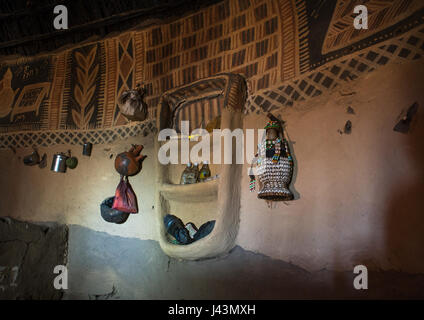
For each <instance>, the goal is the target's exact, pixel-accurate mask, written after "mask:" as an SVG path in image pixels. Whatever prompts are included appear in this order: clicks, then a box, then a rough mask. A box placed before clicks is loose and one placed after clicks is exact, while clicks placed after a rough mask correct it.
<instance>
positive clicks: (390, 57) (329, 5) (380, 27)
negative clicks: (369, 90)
mask: <svg viewBox="0 0 424 320" xmlns="http://www.w3.org/2000/svg"><path fill="white" fill-rule="evenodd" d="M358 4H366V5H367V8H368V11H369V21H368V27H369V29H368V30H356V29H354V28H353V19H354V17H355V14H353V8H354V7H355V5H358ZM423 22H424V2H423V1H421V0H393V1H392V0H390V1H389V0H368V1H364V0H332V1H330V0H225V1H222V2H220V3H218V4H216V5H212V6H210V7H207V8H204V9H201V10H199V11H197V12H196V13H193V14H191V15H188V16H185V17H182V18H179V19H176V20H174V21H170V22H169V23H168V24H159V25H158V24H156V25H152V26H150V27H148V28H146V29H142V30H138V31H130V32H124V33H122V34H120V35H119V36H115V37H110V38H107V39H104V40H101V41H97V42H92V43H88V44H84V45H79V46H76V47H74V48H71V49H67V50H64V51H61V52H59V53H57V54H52V55H49V56H45V57H40V58H30V59H29V58H26V59H19V60H16V61H14V62H7V63H3V64H0V148H5V147H8V146H12V145H17V146H33V145H49V144H55V143H81V142H82V141H83V140H86V139H88V140H91V141H96V142H99V141H105V140H107V141H109V140H110V139H112V137H113V138H125V137H126V133H125V132H126V130H121V131H120V133H119V136H118V135H116V134H114V133H111V132H114V128H118V127H119V128H130V127H132V126H136V127H143V128H142V129H140V130H141V131H142V132H146V131H145V130H146V128H148V131H149V132H150V131H151V130H153V129H152V128H151V126H152V123H153V120H154V118H155V116H156V108H157V105H158V102H159V99H160V96H161V94H162V93H163V92H164V91H167V90H169V89H172V88H177V87H179V86H182V85H186V84H189V83H191V82H194V81H196V80H199V79H202V78H206V77H210V76H213V75H217V74H220V73H227V72H231V73H238V74H241V75H243V76H244V77H245V78H246V79H247V82H248V86H249V93H250V96H249V98H248V100H247V104H248V105H247V106H246V108H245V110H247V112H254V113H259V112H267V111H270V110H275V109H278V108H282V107H290V106H292V105H293V104H294V103H295V102H296V101H300V100H305V99H309V98H312V97H315V96H318V95H320V94H322V93H324V92H325V91H328V90H331V89H332V88H334V87H335V86H337V85H339V84H340V83H341V82H343V81H351V80H353V79H356V78H358V77H360V76H361V75H362V74H366V73H368V72H371V71H374V70H375V69H377V68H379V67H381V66H383V65H386V64H388V63H391V62H393V61H406V60H413V59H419V58H421V57H422V55H423V53H424V52H423V51H424V44H423V38H424V37H423V28H422V24H423ZM136 84H141V86H142V87H143V88H144V89H145V93H146V94H145V101H146V103H147V105H148V110H149V117H148V119H147V120H146V122H145V124H143V125H141V124H137V123H133V122H128V120H127V119H126V118H125V117H123V116H122V115H121V114H120V112H119V108H118V106H117V99H118V97H119V95H120V94H121V93H122V92H123V91H124V90H126V89H129V88H132V87H134V86H135V85H136ZM148 124H150V127H149V125H148ZM137 130H139V129H137ZM104 132H108V135H109V137H108V138H107V139H104V140H101V139H100V140H99V139H98V137H99V136H102V133H104ZM129 132H131V134H132V133H133V132H134V131H133V130H129V131H128V135H129V134H130V133H129ZM28 133H31V134H35V135H36V136H37V137H38V138H37V139H36V140H33V139H29V140H28V142H25V141H24V140H25V139H24V138H23V137H24V135H25V136H26V137H27V138H28ZM42 133H44V134H45V137H46V138H45V139H44V140H43V138H42ZM52 134H53V135H54V137H55V138H53V139H52V138H51V137H52ZM57 135H60V136H61V138H59V139H58V138H57V137H56V136H57ZM76 136H77V137H78V138H75V137H76ZM95 136H96V137H97V138H95ZM62 137H64V138H62ZM65 138H66V139H65ZM40 139H41V140H40ZM46 139H48V141H50V142H49V143H46V141H47V140H46ZM96 139H97V140H96ZM68 140H69V141H70V142H67V141H68Z"/></svg>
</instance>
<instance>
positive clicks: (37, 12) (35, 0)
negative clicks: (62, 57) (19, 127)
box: [0, 0, 221, 56]
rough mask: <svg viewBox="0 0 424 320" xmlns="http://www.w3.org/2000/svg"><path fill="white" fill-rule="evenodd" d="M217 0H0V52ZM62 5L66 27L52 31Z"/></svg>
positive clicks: (44, 45)
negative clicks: (64, 7)
mask: <svg viewBox="0 0 424 320" xmlns="http://www.w3.org/2000/svg"><path fill="white" fill-rule="evenodd" d="M220 1H221V0H90V1H87V0H1V1H0V55H11V54H19V55H26V56H27V55H35V54H38V53H41V52H48V51H52V50H55V49H57V48H59V47H62V46H64V45H68V44H74V43H79V42H82V41H84V40H86V39H87V38H90V37H92V36H98V37H104V36H107V35H108V34H110V33H112V32H113V33H115V32H120V31H125V30H128V29H131V28H134V27H136V26H140V25H143V24H146V23H149V22H153V21H154V20H158V19H159V20H167V19H172V18H174V17H180V16H181V15H184V14H187V13H189V12H193V11H196V10H199V9H200V8H202V7H205V6H208V5H211V4H213V3H217V2H220ZM58 4H62V5H65V6H66V7H67V9H68V13H69V29H68V30H59V31H58V30H55V29H54V27H53V20H54V17H55V15H54V13H53V8H54V7H55V6H56V5H58Z"/></svg>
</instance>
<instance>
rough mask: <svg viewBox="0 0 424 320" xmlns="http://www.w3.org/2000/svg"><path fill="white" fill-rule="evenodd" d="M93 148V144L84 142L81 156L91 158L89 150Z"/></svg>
mask: <svg viewBox="0 0 424 320" xmlns="http://www.w3.org/2000/svg"><path fill="white" fill-rule="evenodd" d="M92 148H93V144H92V143H90V142H86V143H84V144H83V146H82V154H83V155H84V156H88V157H89V156H91V149H92Z"/></svg>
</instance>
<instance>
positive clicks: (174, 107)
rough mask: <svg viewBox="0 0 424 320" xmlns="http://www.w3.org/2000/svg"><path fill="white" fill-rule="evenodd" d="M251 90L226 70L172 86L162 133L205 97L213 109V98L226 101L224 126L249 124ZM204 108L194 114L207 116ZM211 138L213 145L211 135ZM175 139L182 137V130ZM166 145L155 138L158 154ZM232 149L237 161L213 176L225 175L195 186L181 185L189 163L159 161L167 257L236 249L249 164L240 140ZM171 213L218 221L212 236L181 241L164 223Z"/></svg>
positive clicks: (162, 110)
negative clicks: (242, 159) (239, 155)
mask: <svg viewBox="0 0 424 320" xmlns="http://www.w3.org/2000/svg"><path fill="white" fill-rule="evenodd" d="M217 92H219V95H217ZM246 94H247V90H246V82H245V80H244V78H243V77H241V76H240V75H236V74H220V75H217V76H214V77H210V78H207V79H202V80H199V81H196V82H194V83H191V84H189V85H186V86H182V87H180V88H176V89H172V90H170V91H167V92H165V93H164V94H163V95H162V97H161V101H160V103H159V108H158V111H157V129H158V131H160V130H162V129H166V128H175V123H173V122H174V121H176V119H178V118H176V116H175V115H176V114H178V112H180V113H182V112H181V110H190V109H189V108H193V107H199V106H202V104H201V101H205V105H207V108H208V109H207V110H208V112H209V111H210V109H209V108H210V106H211V105H213V103H212V102H211V101H212V100H213V99H220V100H219V104H220V105H221V104H222V103H223V105H222V108H221V109H220V114H219V115H220V116H221V129H230V130H234V129H236V128H243V122H242V118H243V116H242V114H243V107H244V104H245V101H246ZM180 108H181V109H180ZM184 108H187V109H184ZM201 108H203V107H201ZM197 111H199V110H197ZM203 111H205V112H192V114H207V112H206V110H203ZM184 114H190V112H184ZM184 120H188V119H184ZM200 137H202V136H200ZM209 137H210V138H211V139H210V141H211V143H212V142H213V141H212V134H211V133H209ZM173 139H177V140H179V141H181V134H179V135H177V136H176V137H174V138H173ZM199 140H200V139H199ZM164 143H166V142H164V141H159V140H158V139H155V148H156V154H158V152H159V149H160V148H161V146H162V145H163V144H164ZM231 150H232V156H233V161H232V164H220V165H216V164H214V165H213V170H212V168H211V170H212V171H215V172H212V175H214V174H216V173H219V177H218V178H217V179H213V180H210V181H206V182H199V183H195V184H188V185H179V184H175V183H176V181H177V175H178V174H180V173H179V172H178V174H177V170H178V171H179V170H180V169H181V172H182V170H183V169H182V167H183V166H182V165H181V164H180V165H172V164H168V165H162V164H161V163H160V162H159V160H158V161H156V165H157V167H156V176H157V181H156V186H157V192H156V206H155V208H156V216H157V224H158V228H159V244H160V246H161V248H162V250H163V251H164V252H165V253H166V254H167V255H169V256H171V257H174V258H178V259H187V260H198V259H204V258H212V257H217V256H219V255H222V254H225V253H227V252H228V251H230V250H231V249H232V248H233V247H234V244H235V239H236V237H237V233H238V226H239V219H240V217H239V212H240V193H241V192H240V180H241V173H242V167H243V165H241V164H236V159H235V157H236V152H235V150H236V146H235V144H232V149H231ZM170 182H173V183H170ZM167 214H174V215H176V216H177V217H178V218H180V219H182V220H183V222H184V223H187V222H189V221H191V220H193V221H194V222H197V223H199V225H200V224H203V223H205V222H207V221H210V220H215V226H214V228H213V230H212V232H211V233H210V234H209V235H207V236H206V237H204V238H202V239H200V240H197V241H196V242H193V243H191V244H188V245H177V244H174V243H171V242H169V240H168V236H167V233H166V230H165V226H164V223H163V218H164V217H165V215H167ZM195 220H196V221H195ZM196 225H197V224H196Z"/></svg>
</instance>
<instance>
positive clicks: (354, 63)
mask: <svg viewBox="0 0 424 320" xmlns="http://www.w3.org/2000/svg"><path fill="white" fill-rule="evenodd" d="M423 55H424V28H422V27H420V28H416V29H414V30H411V31H410V32H408V33H406V34H404V35H402V36H401V37H398V38H394V39H390V40H387V41H385V42H382V43H380V44H378V45H376V46H373V47H370V48H367V49H364V50H362V51H358V52H356V53H354V54H352V55H350V56H347V57H346V56H345V57H342V58H340V59H338V60H335V61H333V62H332V63H331V64H329V65H328V64H327V65H325V66H323V67H321V68H318V69H316V70H314V71H312V72H309V73H307V74H305V75H303V76H301V77H300V78H297V79H294V80H290V81H287V82H284V83H282V84H280V85H278V86H275V87H274V88H272V89H269V90H264V91H261V92H259V93H256V94H255V95H252V96H250V97H249V99H248V100H247V105H246V108H245V112H246V113H256V114H260V113H267V112H270V111H272V110H277V109H279V108H283V107H291V106H293V104H294V102H296V101H303V100H307V99H310V98H313V97H316V96H319V95H321V94H323V93H324V92H326V91H329V90H332V89H334V88H335V87H337V86H338V85H340V84H342V83H343V82H346V81H351V80H355V79H357V78H359V77H361V76H362V75H365V74H367V73H369V72H373V71H375V70H376V69H378V68H380V67H381V66H384V65H387V64H389V63H394V62H396V63H403V62H406V61H409V60H416V59H420V58H422V56H423Z"/></svg>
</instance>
